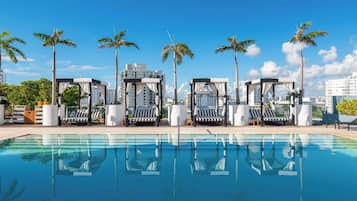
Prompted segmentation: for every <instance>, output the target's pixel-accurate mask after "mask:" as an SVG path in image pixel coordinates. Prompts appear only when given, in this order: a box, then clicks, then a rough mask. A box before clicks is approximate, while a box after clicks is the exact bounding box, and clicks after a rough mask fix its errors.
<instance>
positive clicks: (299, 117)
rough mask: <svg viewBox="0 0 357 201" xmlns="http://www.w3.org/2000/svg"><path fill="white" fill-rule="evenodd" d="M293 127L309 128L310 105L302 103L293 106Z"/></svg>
mask: <svg viewBox="0 0 357 201" xmlns="http://www.w3.org/2000/svg"><path fill="white" fill-rule="evenodd" d="M295 125H296V126H311V125H312V105H311V104H308V103H304V104H302V105H300V104H296V105H295Z"/></svg>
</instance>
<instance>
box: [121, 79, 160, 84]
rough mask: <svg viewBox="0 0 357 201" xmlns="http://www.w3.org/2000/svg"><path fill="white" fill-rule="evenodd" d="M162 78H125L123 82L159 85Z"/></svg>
mask: <svg viewBox="0 0 357 201" xmlns="http://www.w3.org/2000/svg"><path fill="white" fill-rule="evenodd" d="M162 80H163V78H125V79H124V82H127V83H143V84H146V83H160V82H161V81H162Z"/></svg>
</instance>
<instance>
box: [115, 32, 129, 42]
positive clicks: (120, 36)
mask: <svg viewBox="0 0 357 201" xmlns="http://www.w3.org/2000/svg"><path fill="white" fill-rule="evenodd" d="M127 32H128V30H123V31H121V32H119V33H117V34H115V36H114V40H115V41H120V40H121V39H122V38H123V37H124V36H125V34H126V33H127Z"/></svg>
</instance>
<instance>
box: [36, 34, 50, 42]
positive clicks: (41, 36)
mask: <svg viewBox="0 0 357 201" xmlns="http://www.w3.org/2000/svg"><path fill="white" fill-rule="evenodd" d="M33 35H34V36H35V37H36V38H38V39H40V40H42V41H43V42H45V41H47V40H48V39H50V38H51V36H50V35H47V34H43V33H34V34H33Z"/></svg>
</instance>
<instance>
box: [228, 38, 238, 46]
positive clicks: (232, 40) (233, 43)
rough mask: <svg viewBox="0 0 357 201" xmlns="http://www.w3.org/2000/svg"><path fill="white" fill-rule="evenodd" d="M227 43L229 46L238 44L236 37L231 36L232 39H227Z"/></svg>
mask: <svg viewBox="0 0 357 201" xmlns="http://www.w3.org/2000/svg"><path fill="white" fill-rule="evenodd" d="M227 41H228V42H229V43H230V44H231V45H237V44H238V40H237V38H236V37H234V36H232V37H228V38H227Z"/></svg>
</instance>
